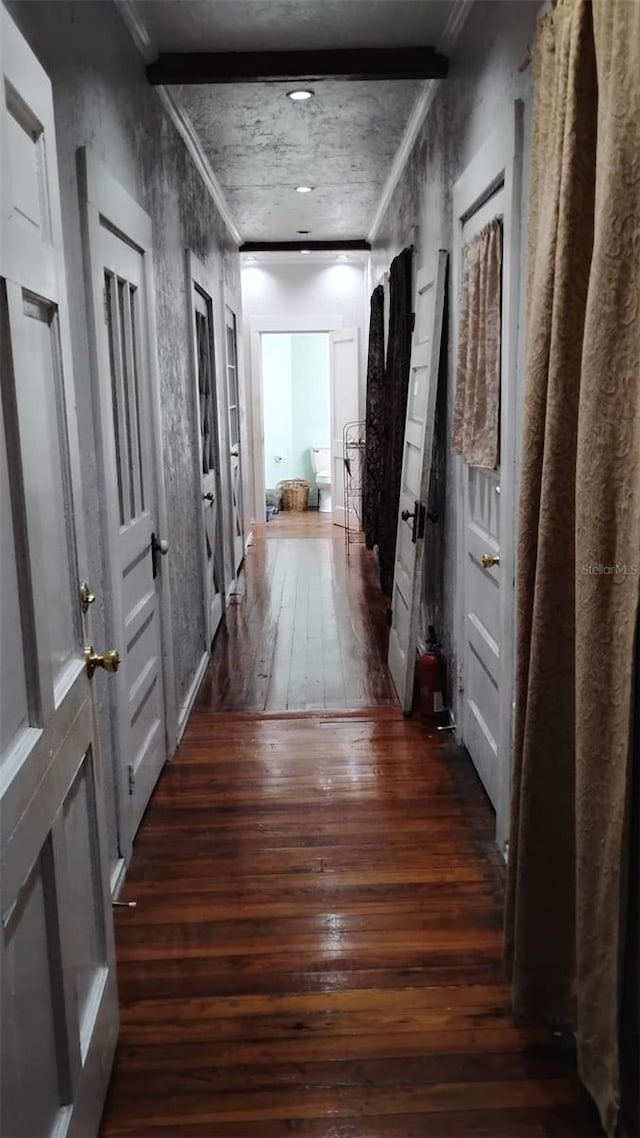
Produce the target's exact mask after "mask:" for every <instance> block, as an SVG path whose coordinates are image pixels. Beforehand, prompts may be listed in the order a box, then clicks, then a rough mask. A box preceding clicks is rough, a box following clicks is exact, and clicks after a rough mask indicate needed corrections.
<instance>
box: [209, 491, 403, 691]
mask: <svg viewBox="0 0 640 1138" xmlns="http://www.w3.org/2000/svg"><path fill="white" fill-rule="evenodd" d="M253 533H254V543H253V545H252V546H251V547H250V549H249V551H248V553H247V557H246V560H245V568H244V571H243V573H242V575H241V578H240V585H239V595H238V596H237V597H235V598H233V600H234V602H235V603H232V604H231V605H230V606H229V608H228V611H227V627H226V629H221V631H220V635H219V636H218V639H217V641H216V643H215V645H214V650H213V656H212V662H211V665H210V667H209V671H208V674H207V678H206V679H205V682H204V684H203V686H202V688H201V691H200V695H199V697H198V701H197V708H198V710H202V711H204V710H207V711H255V712H261V711H267V712H275V711H323V710H325V709H329V710H331V711H338V710H342V711H344V710H345V709H346V710H350V711H353V710H358V709H362V708H370V707H396V706H397V700H396V695H395V691H394V689H393V684H392V682H391V678H390V676H389V673H388V670H387V664H386V656H387V616H386V614H387V608H388V602H387V600H386V599H385V597H384V596H383V595H382V593H381V591H380V588H379V584H378V569H377V562H376V560H375V558H374V556H373V555H372V554H371V553H369V552H368V551H367V550H366V549H365V548H364V546H362V545H352V546H351V555H350V560H351V568H350V569H349V567H348V565H347V561H346V555H345V539H344V530H343V529H340V528H339V527H338V526H334V525H332V524H331V519H330V516H329V515H324V514H319V513H317V512H316V511H313V510H309V511H307V512H306V513H280V514H278V515H276V517H275V518H274V519H273V520H272V521H271V522H270V523H269V524H268V525H260V526H254V528H253Z"/></svg>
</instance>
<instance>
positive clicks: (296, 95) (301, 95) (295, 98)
mask: <svg viewBox="0 0 640 1138" xmlns="http://www.w3.org/2000/svg"><path fill="white" fill-rule="evenodd" d="M314 95H315V91H287V98H288V99H291V101H292V102H294V103H306V101H307V99H312V98H313V96H314Z"/></svg>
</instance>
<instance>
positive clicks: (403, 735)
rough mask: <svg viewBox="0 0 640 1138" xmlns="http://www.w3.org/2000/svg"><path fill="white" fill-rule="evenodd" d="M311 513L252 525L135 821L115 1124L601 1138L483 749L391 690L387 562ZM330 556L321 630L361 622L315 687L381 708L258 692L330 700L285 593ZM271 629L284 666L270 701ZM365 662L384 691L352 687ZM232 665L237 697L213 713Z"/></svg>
mask: <svg viewBox="0 0 640 1138" xmlns="http://www.w3.org/2000/svg"><path fill="white" fill-rule="evenodd" d="M296 525H300V527H301V528H304V527H308V528H310V531H311V532H312V533H313V532H314V531H315V532H318V526H322V519H317V518H316V519H314V518H312V517H311V516H309V515H308V516H307V517H306V518H305V519H303V520H300V521H298V522H297V523H296V522H294V519H291V518H286V517H284V518H282V517H281V518H280V519H279V520H278V522H277V524H273V523H271V525H270V527H269V529H268V531H266V532H265V531H261V532H260V535H259V536H258V538H257V539H256V544H255V546H254V548H253V550H252V552H251V554H250V557H249V560H248V563H247V583H246V595H245V597H244V599H243V601H242V602H241V604H239V605H236V606H233V607H232V608H231V611H230V613H229V625H230V628H229V633H228V636H227V638H226V647H225V649H224V651H218V652H216V664H215V668H214V673H213V676H214V679H210V680H209V681H208V683H207V684H206V686H205V689H204V691H203V694H202V696H201V698H200V701H199V705H198V709H197V710H196V712H195V713H194V714H193V715H192V718H191V721H190V724H189V726H188V729H187V733H186V736H185V738H184V740H183V743H182V746H181V748H180V751H179V754H178V756H177V758H176V760H175V761H174V762H173V763H172V764H170V766H169V767H168V768H167V769H166V770H165V772H164V774H163V776H162V778H161V780H160V783H159V785H158V787H157V789H156V792H155V794H154V796H153V799H152V802H151V805H150V807H149V810H148V812H147V815H146V817H145V819H144V820H143V823H142V826H141V828H140V831H139V834H138V837H137V840H136V846H135V853H134V858H133V862H132V864H131V867H130V870H129V872H128V875H127V882H126V887H125V890H124V892H123V899H125V900H126V899H132V900H135V901H136V902H137V908H135V909H116V910H115V914H116V937H117V949H118V976H119V988H120V1001H121V1035H120V1044H119V1049H118V1053H117V1059H116V1066H115V1071H114V1076H113V1079H112V1084H111V1089H110V1093H109V1097H108V1100H107V1106H106V1110H105V1114H104V1118H103V1124H102V1131H101V1134H102V1138H116V1136H120V1138H122V1136H125V1135H126V1136H129V1138H151V1136H152V1135H158V1136H160V1135H165V1134H166V1135H167V1138H169V1136H171V1138H196V1136H198V1138H205V1136H206V1138H209V1136H211V1138H275V1136H276V1135H277V1136H280V1135H285V1134H292V1133H295V1134H300V1135H308V1136H312V1135H313V1136H315V1138H320V1136H322V1138H378V1136H379V1138H383V1136H384V1138H424V1136H425V1135H434V1136H436V1135H437V1136H445V1135H446V1136H453V1135H459V1136H462V1135H474V1136H479V1135H486V1136H487V1138H489V1136H491V1138H517V1136H531V1138H533V1136H534V1135H536V1136H537V1135H548V1136H553V1138H560V1136H565V1135H566V1136H569V1135H572V1136H574V1138H578V1136H582V1138H585V1136H586V1135H589V1134H592V1133H593V1132H594V1131H593V1130H592V1129H591V1126H590V1123H589V1121H588V1119H587V1117H586V1116H585V1115H584V1113H583V1108H582V1106H580V1105H579V1092H578V1086H577V1081H576V1078H575V1074H574V1064H573V1057H572V1055H571V1054H570V1053H567V1052H565V1051H563V1050H561V1049H559V1048H558V1047H557V1046H556V1045H555V1044H554V1041H553V1039H552V1037H551V1035H550V1034H549V1033H548V1032H546V1031H542V1030H540V1029H537V1028H536V1029H532V1028H531V1029H529V1028H522V1027H517V1026H515V1025H514V1023H513V1020H512V1016H511V1013H510V993H509V989H508V987H507V985H506V984H505V983H504V982H503V977H502V890H503V871H502V867H501V864H500V861H499V858H498V855H497V853H496V851H495V847H494V845H493V827H494V817H493V814H492V811H491V810H490V808H489V806H488V804H487V801H486V799H485V797H484V795H483V793H482V791H481V790H480V787H479V784H478V782H477V779H476V777H475V775H474V773H473V770H472V767H471V765H470V764H469V763H468V762H467V761H466V760H465V758H464V757H461V755H460V753H459V752H458V751H457V750H456V748H455V747H454V745H453V744H452V743H451V742H450V741H449V740H448V739H445V738H442V737H440V736H437V735H436V734H434V733H432V732H429V731H427V729H426V728H425V727H424V726H423V725H421V724H420V723H418V722H416V721H412V720H407V719H404V718H403V717H402V715H401V714H400V712H399V711H398V710H397V709H396V708H394V707H393V706H392V701H391V699H390V692H391V688H390V681H389V678H388V676H387V675H386V673H385V669H384V629H385V619H384V608H385V604H384V602H383V603H379V602H378V601H377V600H376V597H377V596H378V597H379V594H377V593H376V590H375V579H374V578H372V576H371V572H372V569H375V562H371V561H370V558H369V555H367V554H366V551H365V550H364V549H362V548H360V549H356V550H355V563H354V564H352V569H351V571H350V574H349V573H347V572H346V570H345V568H344V565H343V560H341V559H343V558H344V551H343V548H342V544H341V543H342V540H343V535H342V533H341V532H340V531H337V533H333V534H331V536H329V537H317V536H314V537H310V538H296V537H293V538H290V537H289V538H287V537H282V538H281V537H279V536H278V534H279V532H280V533H290V532H294V533H295V532H297V529H296ZM279 526H280V527H281V528H280V530H279V529H278V527H279ZM320 532H321V531H320ZM313 564H315V565H316V566H318V565H319V566H320V573H319V574H318V575H317V577H315V578H313V579H314V580H315V585H316V593H317V596H318V601H319V604H320V605H321V606H322V607H321V608H320V611H318V613H317V620H318V627H322V626H324V625H325V623H326V620H327V614H328V613H329V612H330V611H331V605H332V604H333V605H335V613H334V617H335V619H336V620H337V617H338V616H339V615H342V616H343V617H344V618H345V627H347V628H348V629H349V639H347V640H345V638H344V637H343V636H341V637H338V636H336V635H335V628H334V626H333V625H331V624H329V625H328V626H327V629H328V631H327V636H328V640H327V641H326V643H328V642H329V641H330V640H331V637H332V635H333V636H334V640H333V643H334V648H335V645H336V644H341V645H345V644H350V645H351V649H350V652H351V654H350V655H349V656H348V657H346V658H347V660H348V667H345V668H344V670H343V671H341V672H340V676H339V682H337V683H336V686H335V687H334V688H331V687H330V686H329V678H330V675H331V669H330V668H326V669H325V670H324V671H322V672H320V671H319V672H318V673H316V674H315V679H316V681H317V683H318V688H319V690H320V691H321V692H322V696H321V697H319V699H320V698H322V699H325V700H326V699H329V698H331V695H332V692H334V691H335V692H337V693H339V694H340V698H341V704H339V705H338V706H344V703H345V702H346V701H347V700H349V699H351V697H352V693H355V695H354V698H356V699H360V700H361V701H364V700H365V699H366V698H368V699H369V700H370V707H369V709H368V710H362V709H361V710H360V711H356V712H355V713H354V714H345V713H344V712H342V713H340V712H339V711H333V712H332V713H325V714H323V713H321V712H320V713H317V714H315V715H314V714H310V713H309V711H308V709H307V710H306V711H305V710H301V711H299V712H297V713H289V714H287V713H286V712H284V711H282V710H280V713H279V714H278V713H277V712H276V711H274V712H272V713H270V714H267V715H260V714H256V711H259V710H260V707H261V706H262V707H265V706H271V707H272V706H273V704H274V701H275V700H276V699H277V698H280V696H279V695H278V694H277V693H281V695H282V697H284V694H285V693H286V695H287V699H289V700H291V701H293V699H294V698H298V699H300V701H302V700H303V699H306V698H309V699H311V698H312V697H311V695H310V694H309V693H311V692H312V687H311V686H310V683H311V679H312V678H313V677H311V676H310V674H309V672H308V668H307V665H308V661H309V659H310V651H311V649H310V648H309V651H308V652H306V654H305V652H303V649H302V641H303V634H302V632H300V634H299V639H298V638H297V636H296V632H295V629H296V626H297V623H298V618H300V621H301V625H302V626H303V627H307V629H308V628H309V627H310V625H309V622H310V621H311V619H312V613H313V609H312V606H311V605H309V607H305V605H306V603H307V602H306V601H305V604H304V605H303V604H302V603H301V602H300V600H299V599H298V601H297V602H295V603H294V598H295V596H296V595H298V594H297V593H296V591H295V590H292V592H293V596H292V597H291V614H290V621H291V624H292V626H293V627H292V629H290V628H289V626H287V624H286V619H285V618H284V617H283V612H282V609H285V610H286V607H287V606H286V604H285V603H284V601H283V597H284V596H285V595H288V593H289V585H288V584H287V582H292V581H298V588H299V583H300V580H301V579H302V578H303V576H304V575H305V574H306V575H307V577H311V567H312V565H313ZM341 566H342V567H341ZM318 578H319V579H320V583H318ZM335 584H337V586H338V587H337V588H335V589H333V585H335ZM312 595H315V594H314V589H313V588H312V587H311V585H309V589H308V595H307V599H309V598H311V597H312ZM350 602H351V603H352V606H353V607H352V609H351V612H350V616H349V613H348V608H347V606H348V605H349V603H350ZM305 614H306V615H305ZM347 616H348V619H346V618H347ZM278 620H280V621H281V622H282V623H283V624H284V642H285V644H286V645H287V652H286V656H283V657H282V658H281V657H280V656H279V654H278V644H279V636H280V637H281V636H282V633H283V630H282V627H280V628H279V629H278V628H276V623H277V621H278ZM270 629H271V630H272V631H271V633H269V630H270ZM332 629H333V632H332ZM312 641H313V638H312V636H311V635H309V636H308V642H309V643H312ZM261 644H262V645H264V648H265V653H264V658H265V659H267V658H268V659H270V660H271V661H273V673H272V675H271V673H270V672H269V677H270V678H272V680H273V682H272V684H271V686H270V688H269V691H270V692H271V694H270V695H269V694H268V693H267V694H266V695H265V693H264V691H263V692H262V694H261V695H260V696H259V699H256V698H255V696H254V695H253V691H252V688H253V684H254V683H255V681H256V676H257V675H258V672H259V669H260V667H261V666H262V667H265V665H264V664H263V665H261V664H260V662H259V661H258V660H257V659H256V652H257V648H258V646H259V645H261ZM296 645H297V647H295V650H294V651H293V652H290V649H291V648H292V646H296ZM229 646H232V648H233V652H236V653H237V659H236V662H235V666H234V667H232V666H231V654H232V653H231V654H230V653H229V651H228V647H229ZM356 647H357V651H356ZM358 652H359V654H360V655H359V657H358ZM298 653H299V655H298ZM326 658H327V657H325V660H326ZM340 659H343V657H340ZM367 660H368V661H369V662H370V664H371V667H370V670H369V674H370V675H372V674H374V672H375V673H376V674H377V675H378V679H377V680H376V684H378V685H379V686H378V688H377V689H376V688H375V687H361V688H360V689H358V688H356V687H355V686H354V685H355V683H356V680H357V673H358V671H359V670H361V669H362V668H363V667H364V665H365V662H366V661H367ZM287 661H288V663H287ZM298 661H299V662H298ZM305 661H306V663H305ZM287 668H288V671H287ZM222 669H225V670H226V671H225V674H226V675H227V684H226V687H225V689H224V695H223V699H222V701H221V702H222V703H223V704H224V703H226V705H227V707H228V706H229V705H233V704H234V703H235V707H234V708H233V711H227V712H224V711H223V712H222V713H219V714H215V713H212V710H211V707H210V703H211V701H212V691H214V690H215V686H214V685H215V682H216V680H215V677H216V675H217V676H220V675H222ZM305 669H306V670H305ZM265 670H266V671H267V672H268V671H269V669H268V667H265ZM287 676H288V677H289V678H288V679H287ZM349 677H350V682H351V687H347V688H345V689H343V688H342V687H341V684H342V682H343V680H344V681H345V682H347V681H348V680H349ZM265 678H266V677H265ZM296 678H299V679H300V680H301V681H302V682H301V686H300V687H299V688H297V689H296V688H295V687H294V686H293V683H294V680H295V679H296ZM360 682H361V683H362V677H360ZM376 690H377V691H378V692H379V693H380V694H379V695H378V696H376ZM296 691H297V692H298V693H299V694H298V695H294V693H295V692H296ZM319 699H318V701H319ZM256 705H257V706H256ZM281 707H282V705H281ZM243 711H244V713H243ZM247 711H249V712H253V713H252V714H246V712H247Z"/></svg>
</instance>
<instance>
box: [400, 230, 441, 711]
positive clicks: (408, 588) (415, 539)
mask: <svg viewBox="0 0 640 1138" xmlns="http://www.w3.org/2000/svg"><path fill="white" fill-rule="evenodd" d="M446 272H447V254H446V252H444V250H442V249H441V250H440V251H439V252H438V253H437V254H436V255H435V256H434V257H433V258H432V260H431V262H430V264H429V265H428V266H427V267H426V268H425V269H421V270H420V272H419V273H418V278H417V283H416V296H415V302H414V312H415V324H414V330H413V342H412V345H411V367H410V374H409V395H408V399H407V418H406V426H405V434H404V451H403V456H402V481H401V484H400V503H399V508H398V532H397V537H396V556H395V565H394V572H393V593H392V601H391V614H392V619H391V632H390V635H389V669H390V671H391V675H392V677H393V682H394V684H395V688H396V691H397V693H398V698H399V699H400V703H401V704H402V708H403V710H404V711H405V712H407V713H408V712H410V711H411V704H412V701H413V678H414V671H415V655H416V635H417V625H418V613H419V607H420V583H421V579H422V578H421V569H422V559H423V550H424V542H425V540H428V538H427V529H426V524H427V501H428V497H429V476H430V473H431V455H432V449H433V428H434V419H435V410H436V396H437V391H438V363H439V360H440V343H441V339H442V313H443V308H444V289H445V279H446Z"/></svg>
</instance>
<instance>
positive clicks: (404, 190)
mask: <svg viewBox="0 0 640 1138" xmlns="http://www.w3.org/2000/svg"><path fill="white" fill-rule="evenodd" d="M540 9H541V4H540V3H539V2H538V0H477V3H476V4H475V6H474V8H473V9H472V11H471V15H470V16H469V20H468V22H467V24H466V26H465V28H464V30H463V33H462V36H461V39H460V41H459V42H458V44H456V46H455V48H454V50H453V52H452V56H453V62H452V66H451V69H450V73H449V75H448V77H447V79H446V80H444V81H443V82H442V83H441V84H440V87H439V90H438V93H437V95H436V97H435V99H434V101H433V103H432V105H431V108H430V110H429V114H428V116H427V118H426V120H425V122H424V124H423V127H422V129H421V131H420V134H419V136H418V138H417V140H416V143H415V146H414V148H413V151H412V154H411V156H410V159H409V162H408V163H407V166H406V168H405V171H404V174H403V177H402V179H401V181H400V183H399V184H398V186H397V188H396V191H395V193H394V196H393V198H392V200H391V202H390V204H389V207H388V209H387V211H386V213H385V215H384V217H383V219H382V223H381V225H380V228H379V231H378V234H377V236H376V239H375V241H374V245H373V249H372V280H373V281H374V282H375V281H377V280H378V279H379V277H380V275H381V274H382V273H383V272H384V271H385V270H386V269H387V268H388V266H389V264H390V262H391V260H392V259H393V257H394V256H395V255H396V253H398V252H399V251H400V250H401V249H402V248H403V247H404V246H405V245H407V244H409V243H411V242H413V244H414V246H415V249H416V262H417V267H418V268H420V267H421V266H422V265H423V264H424V262H425V259H426V258H427V257H428V255H429V254H430V253H431V252H433V250H435V249H438V248H442V249H447V250H448V251H449V254H450V255H451V252H452V247H453V209H452V192H453V186H454V184H455V182H456V181H457V179H458V178H459V177H460V175H461V174H462V172H463V171H464V169H465V168H466V166H467V165H468V164H469V162H470V160H471V158H472V157H473V156H474V154H475V153H476V151H477V150H478V149H479V147H480V146H481V145H482V143H483V142H484V140H485V139H486V138H487V137H488V136H489V135H490V134H491V132H492V130H493V129H494V128H495V126H496V123H497V122H498V121H499V117H500V115H501V114H504V113H505V112H506V111H507V110H508V109H509V107H510V106H512V105H513V102H514V100H515V99H522V100H523V102H524V103H525V150H526V140H527V138H528V130H529V122H530V104H531V93H532V79H531V73H530V69H528V70H526V71H524V72H520V71H519V67H520V65H521V64H522V63H523V61H524V59H525V57H526V54H527V48H528V45H529V44H530V42H531V39H532V36H533V32H534V28H535V22H536V18H537V15H538V13H539V12H540ZM524 182H525V187H526V160H525V178H524ZM524 197H525V202H526V193H525V195H524ZM451 317H452V314H451V311H450V310H449V312H448V319H447V326H446V329H445V352H444V355H445V362H446V369H445V373H444V374H442V375H441V384H442V386H441V389H440V392H439V402H438V411H437V415H436V439H435V454H434V464H433V475H434V485H433V498H432V503H431V504H432V506H433V505H436V506H437V507H438V509H439V513H440V519H441V520H440V522H439V524H438V525H437V526H435V527H433V526H432V527H431V528H430V531H429V533H430V542H429V543H428V546H427V550H426V562H425V569H426V573H425V594H424V598H423V620H422V623H423V627H424V628H426V625H427V624H429V623H433V624H434V625H435V627H436V629H437V631H438V633H439V635H440V636H441V638H442V640H443V644H444V649H445V654H446V657H447V660H448V662H449V677H450V688H451V689H453V688H454V687H455V682H454V677H455V675H456V668H457V658H456V645H455V643H454V625H455V608H454V606H455V603H456V598H455V581H456V571H457V558H458V550H457V542H456V538H457V525H458V517H457V505H458V503H457V500H456V493H455V489H456V488H455V475H454V467H453V462H452V460H451V458H450V455H449V445H448V439H449V423H450V414H451V409H452V400H453V383H452V380H451V377H452V359H451V343H452V334H451ZM450 695H451V696H453V697H455V691H454V690H451V692H450Z"/></svg>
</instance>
